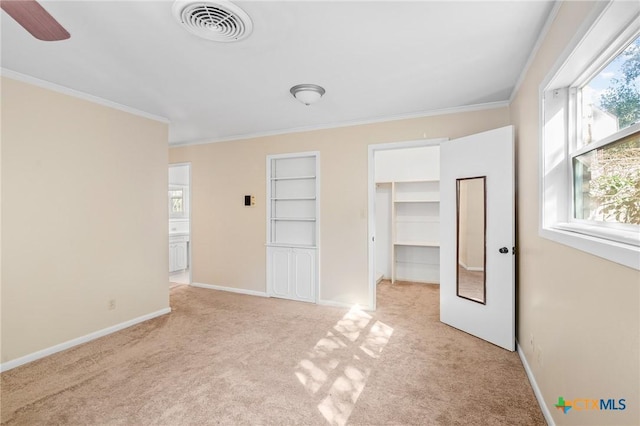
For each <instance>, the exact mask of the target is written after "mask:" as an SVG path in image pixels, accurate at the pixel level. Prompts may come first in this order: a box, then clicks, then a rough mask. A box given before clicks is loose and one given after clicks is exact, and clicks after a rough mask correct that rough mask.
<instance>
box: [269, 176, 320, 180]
mask: <svg viewBox="0 0 640 426" xmlns="http://www.w3.org/2000/svg"><path fill="white" fill-rule="evenodd" d="M315 178H316V177H315V176H286V177H272V178H271V180H302V179H315Z"/></svg>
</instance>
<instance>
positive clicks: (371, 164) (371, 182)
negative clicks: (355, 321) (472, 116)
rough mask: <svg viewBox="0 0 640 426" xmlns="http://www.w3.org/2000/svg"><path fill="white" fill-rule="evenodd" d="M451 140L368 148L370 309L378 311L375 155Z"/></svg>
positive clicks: (444, 140) (370, 146)
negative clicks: (381, 152)
mask: <svg viewBox="0 0 640 426" xmlns="http://www.w3.org/2000/svg"><path fill="white" fill-rule="evenodd" d="M447 140H449V138H433V139H418V140H411V141H402V142H387V143H379V144H372V145H369V146H368V169H367V173H368V175H367V176H368V177H367V192H368V208H367V210H368V225H367V227H368V231H367V241H368V244H367V246H368V249H369V253H368V262H369V309H370V310H372V311H375V310H376V304H377V301H376V288H377V283H376V243H375V241H374V240H375V235H376V173H375V167H376V162H375V153H376V152H379V151H389V150H395V149H405V148H422V147H429V146H439V145H440V144H441V143H442V142H446V141H447Z"/></svg>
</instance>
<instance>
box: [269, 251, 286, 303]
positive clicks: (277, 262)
mask: <svg viewBox="0 0 640 426" xmlns="http://www.w3.org/2000/svg"><path fill="white" fill-rule="evenodd" d="M267 257H268V262H269V263H268V264H267V274H268V276H269V281H268V282H269V284H270V291H269V295H271V296H274V297H282V298H285V299H288V298H290V295H291V292H292V289H291V249H290V248H286V247H267Z"/></svg>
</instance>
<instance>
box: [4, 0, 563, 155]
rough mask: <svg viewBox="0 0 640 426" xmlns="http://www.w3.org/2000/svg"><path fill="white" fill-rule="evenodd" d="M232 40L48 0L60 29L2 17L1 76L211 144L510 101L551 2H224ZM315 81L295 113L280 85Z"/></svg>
mask: <svg viewBox="0 0 640 426" xmlns="http://www.w3.org/2000/svg"><path fill="white" fill-rule="evenodd" d="M235 3H236V4H237V5H239V6H240V7H241V8H242V9H244V10H245V11H246V12H247V13H248V14H249V16H250V17H251V19H252V21H253V26H254V29H253V34H252V35H251V36H250V37H249V38H247V39H245V40H243V41H240V42H237V43H217V42H213V41H208V40H204V39H200V38H198V37H196V36H194V35H192V34H190V33H189V32H187V31H186V30H185V29H183V28H181V26H180V25H179V24H178V23H177V21H176V20H175V18H174V17H173V15H172V11H171V8H172V2H171V1H87V0H85V1H57V2H54V1H51V2H42V4H43V5H44V6H45V8H46V9H47V10H48V11H49V12H50V13H51V14H52V15H53V16H54V17H55V18H56V19H57V20H58V21H59V22H60V23H61V24H62V25H63V26H64V27H65V28H66V29H67V30H68V31H69V32H70V33H71V38H70V39H69V40H66V41H59V42H42V41H39V40H36V39H34V38H33V37H32V36H31V35H30V34H28V33H27V32H26V31H25V30H24V29H23V28H22V27H20V26H19V25H18V24H17V23H16V22H15V21H13V20H12V19H11V17H9V16H8V15H7V14H6V13H2V18H1V24H2V50H1V65H2V67H3V68H4V69H5V70H10V71H14V72H18V73H21V74H24V75H27V76H31V77H35V78H37V79H41V80H45V81H48V82H52V83H55V84H58V85H61V86H64V87H67V88H71V89H74V90H77V91H80V92H84V93H87V94H90V95H93V96H97V97H100V98H104V99H106V100H109V101H113V102H116V103H119V104H122V105H126V106H128V107H131V108H135V109H138V110H141V111H144V112H147V113H150V114H154V115H157V116H161V117H166V118H167V119H168V120H169V121H170V137H169V139H170V143H172V144H177V143H188V142H196V141H215V140H222V139H232V138H237V137H241V136H249V135H260V134H270V133H278V132H286V131H290V130H292V129H303V128H317V127H325V126H335V125H342V124H347V123H352V122H363V121H374V120H378V119H388V118H391V117H397V116H410V115H419V114H424V113H428V112H430V111H437V110H441V109H447V108H455V107H462V106H469V105H477V104H485V103H492V102H504V101H508V100H509V97H510V95H511V93H512V91H513V89H514V86H515V85H516V82H517V80H518V78H519V76H520V74H521V72H522V70H523V68H524V66H525V64H526V62H527V59H528V57H529V55H530V53H531V51H532V48H533V46H534V45H535V42H536V40H537V38H538V34H539V33H540V30H541V28H542V27H543V25H544V23H545V21H546V19H547V17H548V15H549V13H550V11H551V9H552V7H553V2H550V1H497V2H487V1H470V2H448V1H439V2H438V1H412V2H401V1H373V2H362V1H351V2H346V1H331V2H308V1H283V2H279V1H258V2H245V1H235ZM299 83H314V84H319V85H321V86H323V87H324V88H325V89H326V91H327V92H326V94H325V96H324V97H323V98H322V99H321V100H320V101H319V102H318V103H316V104H314V105H312V106H309V107H306V106H304V105H302V104H301V103H299V102H298V101H296V100H295V99H294V98H293V97H292V96H291V94H290V93H289V88H290V87H291V86H293V85H295V84H299Z"/></svg>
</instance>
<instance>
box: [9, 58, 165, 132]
mask: <svg viewBox="0 0 640 426" xmlns="http://www.w3.org/2000/svg"><path fill="white" fill-rule="evenodd" d="M0 75H1V76H3V77H7V78H11V79H13V80H18V81H21V82H23V83H28V84H32V85H34V86H38V87H42V88H43V89H49V90H53V91H54V92H58V93H62V94H64V95H69V96H73V97H74V98H78V99H82V100H85V101H89V102H93V103H96V104H99V105H102V106H106V107H109V108H113V109H117V110H120V111H124V112H127V113H129V114H133V115H137V116H140V117H144V118H148V119H150V120H154V121H159V122H161V123H165V124H169V119H168V118H165V117H161V116H159V115H155V114H151V113H148V112H145V111H141V110H139V109H135V108H131V107H129V106H126V105H122V104H119V103H117V102H113V101H110V100H108V99H104V98H100V97H98V96H94V95H90V94H88V93H85V92H81V91H79V90H75V89H70V88H68V87H65V86H61V85H59V84H56V83H51V82H50V81H46V80H41V79H39V78H36V77H32V76H30V75H26V74H22V73H19V72H17V71H13V70H10V69H7V68H0Z"/></svg>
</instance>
